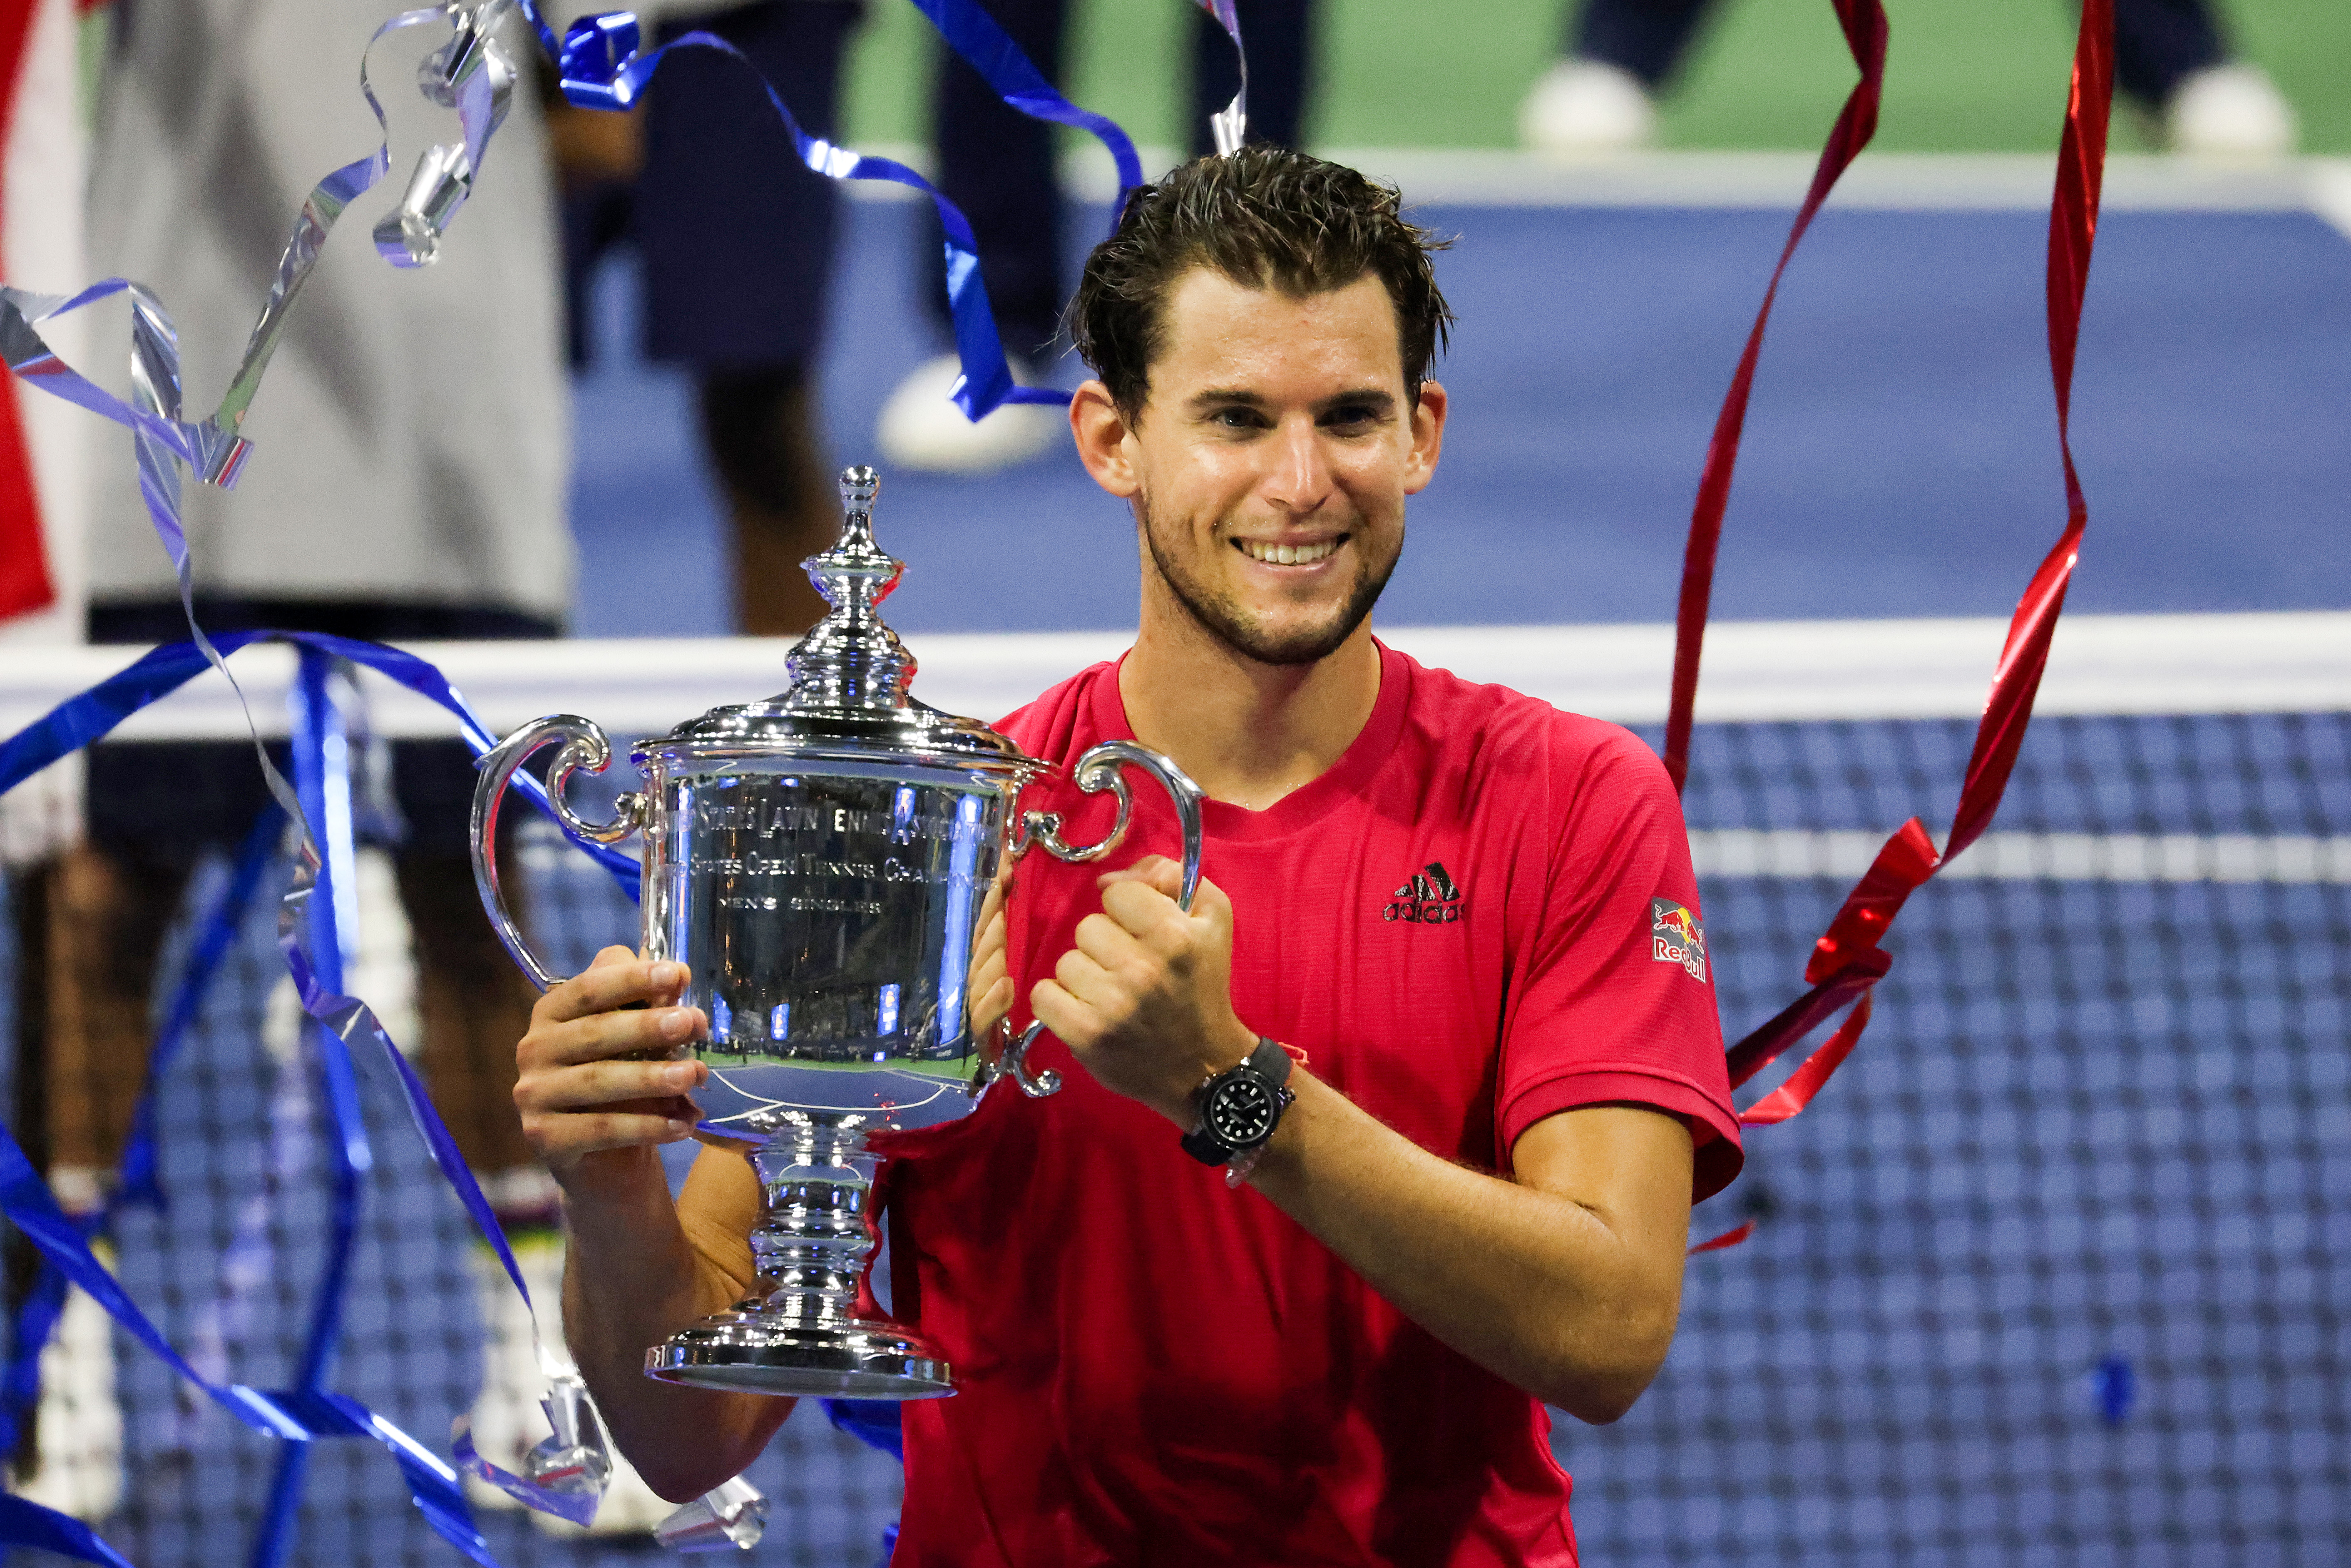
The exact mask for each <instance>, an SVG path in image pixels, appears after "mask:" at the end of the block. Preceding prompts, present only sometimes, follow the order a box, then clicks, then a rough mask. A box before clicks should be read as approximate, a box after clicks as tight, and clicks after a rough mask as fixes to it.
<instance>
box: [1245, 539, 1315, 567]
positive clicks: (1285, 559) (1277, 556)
mask: <svg viewBox="0 0 2351 1568" xmlns="http://www.w3.org/2000/svg"><path fill="white" fill-rule="evenodd" d="M1239 543H1240V547H1241V549H1244V550H1246V551H1248V552H1249V559H1252V560H1262V561H1267V562H1270V563H1271V564H1272V565H1275V566H1301V565H1304V564H1306V563H1307V562H1310V561H1317V560H1321V559H1322V558H1323V557H1324V556H1326V555H1329V554H1330V553H1331V552H1332V550H1334V549H1338V548H1339V541H1338V540H1337V539H1324V540H1323V541H1322V543H1320V544H1311V545H1269V544H1259V542H1258V541H1257V540H1255V539H1242V540H1240V541H1239Z"/></svg>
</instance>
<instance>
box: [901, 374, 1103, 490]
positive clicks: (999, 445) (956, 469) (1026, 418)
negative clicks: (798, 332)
mask: <svg viewBox="0 0 2351 1568" xmlns="http://www.w3.org/2000/svg"><path fill="white" fill-rule="evenodd" d="M962 374H963V365H962V363H961V362H960V361H957V360H956V357H955V356H954V355H953V354H942V355H940V356H939V357H938V358H937V359H935V360H930V361H925V363H924V364H923V365H922V367H921V368H920V369H918V370H916V371H914V373H913V374H912V375H909V376H908V377H907V378H906V379H905V380H904V381H903V382H899V383H898V390H897V391H895V392H892V393H891V394H890V401H889V402H885V403H883V405H882V417H881V419H880V420H879V421H878V422H877V423H876V424H875V427H874V432H873V434H874V439H875V440H876V441H878V442H879V443H880V444H881V447H882V455H883V457H884V458H886V459H887V460H888V461H890V462H891V463H893V464H895V465H898V466H899V467H902V468H914V469H919V470H920V471H922V472H924V473H925V474H993V473H995V472H996V471H997V470H998V469H999V468H1009V467H1010V466H1012V465H1014V464H1016V463H1026V462H1027V461H1029V459H1030V458H1031V457H1035V456H1037V455H1039V454H1040V453H1042V452H1044V451H1046V450H1047V449H1048V448H1050V446H1051V445H1052V444H1053V442H1054V440H1055V438H1056V437H1058V436H1060V435H1061V433H1062V432H1063V431H1064V430H1066V429H1067V428H1068V426H1069V416H1068V415H1067V414H1065V413H1062V412H1061V410H1060V409H1058V408H1054V407H1052V406H1051V405H1050V404H1042V403H1007V404H1005V405H1004V406H1003V407H1002V408H999V409H997V410H996V411H995V412H993V413H990V414H989V415H988V416H987V418H986V419H983V420H981V421H980V422H979V423H977V424H975V423H972V422H971V421H970V420H968V419H966V418H965V417H964V414H963V410H962V409H960V408H957V407H956V405H955V404H954V403H953V402H949V401H948V399H947V392H948V391H949V390H950V389H951V388H953V387H954V385H955V383H956V377H958V376H960V375H962Z"/></svg>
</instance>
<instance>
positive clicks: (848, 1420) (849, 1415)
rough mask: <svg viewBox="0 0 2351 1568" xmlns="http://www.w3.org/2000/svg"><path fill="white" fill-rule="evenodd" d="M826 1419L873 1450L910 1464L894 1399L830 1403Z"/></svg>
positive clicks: (827, 1407)
mask: <svg viewBox="0 0 2351 1568" xmlns="http://www.w3.org/2000/svg"><path fill="white" fill-rule="evenodd" d="M824 1418H825V1419H826V1420H828V1421H830V1422H831V1423H832V1428H833V1430H834V1431H836V1432H846V1433H848V1434H849V1435H850V1436H851V1437H854V1438H856V1439H857V1440H858V1441H859V1442H861V1443H862V1444H864V1445H865V1446H866V1447H867V1448H879V1449H881V1450H882V1451H883V1453H885V1454H887V1455H889V1456H890V1457H891V1458H893V1459H895V1460H897V1461H898V1462H899V1463H900V1464H902V1465H903V1464H904V1463H905V1462H906V1437H905V1429H904V1427H903V1426H902V1425H901V1424H900V1421H899V1410H898V1405H897V1401H895V1400H892V1399H828V1400H826V1401H824Z"/></svg>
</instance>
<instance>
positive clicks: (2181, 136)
mask: <svg viewBox="0 0 2351 1568" xmlns="http://www.w3.org/2000/svg"><path fill="white" fill-rule="evenodd" d="M1713 7H1714V0H1583V4H1582V5H1581V6H1580V7H1578V8H1577V9H1576V10H1575V11H1574V12H1573V14H1572V15H1571V16H1570V18H1569V22H1568V39H1567V53H1566V55H1565V57H1562V59H1561V60H1560V61H1559V62H1558V63H1557V64H1555V65H1553V66H1552V68H1550V69H1549V70H1548V71H1546V72H1545V73H1544V74H1543V75H1542V76H1541V77H1540V78H1537V80H1536V82H1535V85H1534V88H1533V89H1532V90H1531V91H1530V92H1529V93H1528V94H1527V97H1526V99H1525V101H1524V102H1522V103H1521V104H1520V106H1519V139H1520V141H1522V142H1523V143H1524V144H1525V145H1527V146H1529V147H1531V148H1534V149H1536V150H1537V151H1540V152H1571V153H1573V152H1625V151H1629V150H1631V149H1634V148H1639V147H1646V146H1647V145H1649V143H1650V141H1652V140H1653V139H1654V138H1655V136H1656V119H1657V116H1656V99H1657V96H1658V95H1659V94H1660V93H1661V92H1663V91H1665V90H1666V89H1667V85H1668V83H1669V82H1670V81H1671V79H1672V77H1673V74H1674V72H1675V70H1676V68H1677V67H1678V66H1679V65H1680V64H1681V62H1682V61H1683V59H1684V58H1685V57H1687V54H1688V52H1689V46H1690V41H1691V39H1692V38H1693V37H1695V36H1696V35H1697V32H1698V26H1699V25H1700V24H1701V23H1702V22H1704V21H1705V19H1706V16H1707V15H1708V12H1709V11H1711V10H1712V9H1713ZM2115 76H2116V81H2117V82H2118V83H2119V84H2120V86H2121V88H2122V89H2123V91H2124V92H2125V93H2126V94H2128V95H2129V96H2130V97H2131V98H2132V99H2135V100H2137V103H2138V104H2139V106H2140V107H2141V108H2142V109H2144V110H2146V111H2147V113H2148V114H2149V115H2151V116H2153V117H2154V118H2155V120H2157V122H2158V124H2159V125H2160V126H2161V128H2162V137H2163V141H2164V144H2165V145H2166V146H2168V148H2170V149H2171V150H2172V151H2173V152H2185V153H2189V154H2193V155H2196V156H2199V157H2219V158H2280V157H2284V156H2286V155H2287V154H2290V153H2291V152H2294V145H2295V141H2296V131H2295V124H2294V107H2293V105H2291V104H2289V103H2288V102H2286V100H2285V98H2284V96H2283V94H2281V93H2280V92H2279V91H2278V89H2277V86H2276V84H2275V83H2274V82H2273V81H2271V80H2270V78H2269V73H2267V72H2266V71H2264V70H2262V68H2261V67H2259V66H2256V65H2251V64H2248V63H2246V62H2244V61H2242V60H2239V59H2236V58H2234V57H2231V54H2230V52H2229V48H2228V46H2227V43H2226V41H2225V40H2224V39H2223V38H2222V37H2221V33H2220V24H2219V22H2218V21H2217V20H2216V18H2215V17H2214V16H2213V13H2212V8H2211V6H2210V5H2208V4H2207V3H2206V0H2115Z"/></svg>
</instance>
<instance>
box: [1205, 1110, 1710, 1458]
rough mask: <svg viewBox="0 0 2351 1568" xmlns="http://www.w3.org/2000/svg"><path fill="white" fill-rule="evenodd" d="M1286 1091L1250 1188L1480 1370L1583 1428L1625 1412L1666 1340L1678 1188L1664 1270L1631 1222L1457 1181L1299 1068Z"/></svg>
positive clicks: (1677, 1243)
mask: <svg viewBox="0 0 2351 1568" xmlns="http://www.w3.org/2000/svg"><path fill="white" fill-rule="evenodd" d="M1290 1083H1291V1086H1292V1088H1293V1089H1294V1090H1295V1091H1296V1092H1297V1096H1298V1099H1297V1102H1296V1103H1295V1104H1293V1105H1292V1106H1291V1107H1290V1111H1289V1113H1287V1114H1285V1115H1284V1116H1283V1118H1282V1122H1281V1125H1280V1129H1279V1130H1278V1131H1277V1132H1276V1134H1275V1135H1274V1138H1273V1140H1272V1142H1270V1144H1269V1145H1267V1146H1266V1150H1265V1154H1264V1156H1263V1158H1262V1159H1261V1160H1260V1161H1259V1164H1258V1166H1257V1168H1256V1170H1255V1171H1254V1172H1253V1173H1252V1174H1251V1176H1250V1184H1251V1185H1252V1186H1256V1187H1257V1189H1258V1190H1259V1192H1260V1193H1262V1194H1263V1195H1264V1196H1265V1197H1267V1198H1269V1199H1270V1200H1271V1201H1272V1202H1273V1203H1274V1204H1275V1205H1277V1206H1278V1207H1280V1208H1281V1209H1282V1211H1283V1212H1285V1213H1287V1214H1288V1215H1289V1216H1290V1218H1292V1219H1295V1220H1297V1221H1298V1223H1299V1224H1300V1225H1301V1226H1303V1227H1304V1228H1306V1229H1307V1230H1308V1231H1310V1232H1311V1233H1312V1234H1313V1235H1314V1236H1315V1237H1316V1238H1318V1239H1320V1240H1321V1241H1322V1243H1323V1244H1324V1245H1325V1246H1327V1247H1329V1248H1330V1249H1332V1251H1333V1252H1334V1253H1336V1254H1338V1256H1339V1257H1340V1258H1341V1259H1342V1260H1344V1261H1345V1262H1346V1263H1347V1264H1348V1265H1349V1266H1350V1267H1352V1268H1353V1269H1354V1270H1355V1271H1356V1272H1357V1273H1359V1274H1361V1275H1362V1276H1363V1277H1364V1281H1366V1282H1367V1283H1369V1284H1370V1285H1371V1286H1372V1288H1373V1289H1374V1290H1376V1291H1379V1292H1380V1294H1381V1295H1383V1296H1384V1297H1385V1298H1387V1300H1388V1301H1390V1302H1392V1303H1393V1304H1394V1305H1395V1307H1396V1308H1397V1309H1398V1310H1399V1311H1401V1312H1404V1314H1405V1316H1407V1317H1409V1318H1411V1319H1412V1320H1413V1321H1414V1322H1417V1323H1418V1324H1420V1325H1421V1326H1422V1327H1423V1328H1425V1329H1426V1330H1428V1332H1429V1333H1433V1334H1435V1335H1436V1336H1437V1338H1438V1339H1440V1340H1442V1341H1444V1342H1445V1343H1447V1344H1448V1345H1450V1346H1452V1347H1453V1348H1454V1349H1455V1350H1457V1351H1458V1352H1460V1353H1461V1354H1463V1355H1466V1356H1468V1358H1469V1359H1470V1360H1472V1361H1474V1362H1477V1363H1478V1364H1479V1365H1481V1366H1483V1367H1485V1368H1486V1369H1487V1370H1488V1371H1489V1372H1492V1373H1494V1374H1495V1375H1498V1376H1500V1377H1502V1378H1505V1379H1507V1380H1509V1381H1510V1382H1511V1383H1513V1384H1515V1385H1518V1386H1519V1387H1520V1388H1523V1389H1525V1390H1526V1391H1527V1392H1529V1393H1530V1394H1532V1395H1534V1396H1536V1397H1538V1398H1540V1399H1542V1400H1544V1401H1545V1402H1547V1403H1549V1404H1552V1405H1556V1406H1560V1407H1561V1408H1562V1409H1564V1410H1566V1411H1568V1412H1569V1413H1570V1414H1572V1415H1574V1416H1580V1417H1582V1418H1583V1419H1584V1420H1588V1421H1611V1420H1614V1419H1615V1418H1616V1417H1617V1416H1621V1415H1623V1414H1624V1413H1625V1410H1627V1409H1629V1408H1630V1407H1631V1406H1632V1404H1633V1401H1634V1400H1635V1398H1636V1397H1637V1396H1639V1394H1640V1392H1641V1390H1642V1389H1643V1388H1645V1387H1646V1386H1647V1385H1648V1382H1649V1380H1650V1379H1651V1378H1652V1377H1654V1376H1655V1375H1656V1369H1657V1367H1658V1365H1659V1364H1661V1363H1662V1362H1663V1360H1664V1356H1665V1351H1666V1346H1667V1343H1669V1342H1670V1341H1671V1339H1672V1337H1673V1329H1674V1322H1675V1318H1676V1316H1677V1312H1678V1310H1679V1305H1680V1291H1679V1281H1680V1274H1679V1249H1680V1248H1681V1246H1682V1245H1684V1244H1685V1239H1686V1235H1687V1186H1686V1185H1685V1186H1684V1187H1683V1189H1682V1216H1683V1218H1682V1223H1681V1226H1680V1228H1679V1230H1678V1231H1677V1233H1676V1234H1675V1235H1673V1236H1672V1237H1670V1238H1667V1239H1668V1240H1670V1241H1671V1243H1672V1246H1673V1248H1674V1251H1673V1258H1674V1267H1673V1268H1672V1270H1670V1272H1669V1273H1668V1271H1667V1270H1664V1269H1661V1268H1660V1267H1659V1264H1658V1261H1657V1259H1658V1255H1659V1245H1658V1242H1657V1239H1656V1238H1654V1237H1636V1236H1635V1235H1633V1234H1631V1233H1630V1225H1629V1224H1628V1220H1629V1219H1630V1218H1633V1217H1628V1216H1627V1215H1624V1214H1612V1213H1609V1212H1606V1211H1604V1209H1603V1208H1600V1207H1593V1206H1592V1205H1588V1204H1586V1203H1582V1202H1578V1201H1576V1200H1575V1199H1574V1198H1572V1197H1566V1196H1563V1195H1562V1194H1560V1193H1556V1192H1549V1191H1541V1190H1537V1189H1535V1188H1534V1187H1531V1186H1524V1185H1521V1184H1520V1183H1518V1182H1512V1181H1508V1180H1504V1179H1502V1178H1500V1177H1498V1176H1486V1175H1481V1174H1480V1173H1479V1172H1476V1171H1472V1170H1468V1169H1465V1168H1464V1167H1462V1166H1457V1165H1454V1164H1451V1163H1450V1162H1448V1161H1446V1160H1443V1159H1440V1158H1438V1157H1437V1155H1432V1154H1430V1153H1428V1152H1427V1151H1426V1150H1425V1149H1423V1148H1421V1147H1419V1146H1418V1145H1416V1144H1414V1143H1412V1142H1411V1141H1410V1140H1409V1139H1407V1138H1405V1137H1404V1136H1403V1135H1402V1134H1399V1133H1396V1132H1395V1131H1394V1130H1393V1129H1391V1128H1389V1127H1386V1126H1384V1125H1383V1124H1381V1123H1379V1122H1378V1121H1377V1120H1375V1119H1374V1118H1373V1117H1372V1116H1370V1115H1369V1114H1367V1113H1364V1111H1363V1110H1361V1109H1360V1108H1358V1107H1357V1106H1356V1105H1354V1104H1353V1103H1352V1102H1351V1101H1349V1100H1348V1099H1347V1098H1346V1097H1345V1096H1344V1095H1343V1094H1341V1093H1339V1092H1337V1091H1336V1090H1334V1089H1332V1088H1331V1087H1330V1086H1329V1085H1328V1084H1325V1083H1322V1082H1320V1081H1318V1080H1316V1079H1314V1078H1312V1077H1311V1076H1309V1075H1308V1074H1307V1073H1305V1072H1303V1071H1297V1072H1293V1073H1292V1074H1291V1077H1290ZM1637 1131H1638V1130H1637V1129H1636V1132H1637ZM1673 1131H1674V1132H1675V1133H1677V1134H1678V1133H1679V1129H1678V1127H1675V1128H1674V1129H1673ZM1680 1135H1682V1136H1685V1137H1686V1136H1687V1134H1680Z"/></svg>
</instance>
